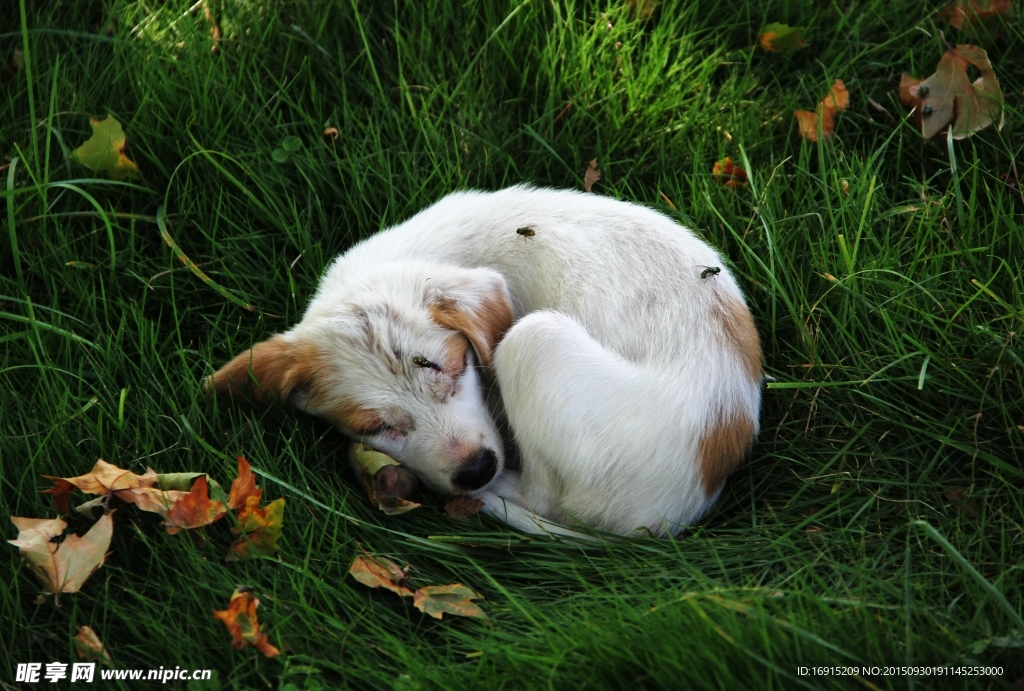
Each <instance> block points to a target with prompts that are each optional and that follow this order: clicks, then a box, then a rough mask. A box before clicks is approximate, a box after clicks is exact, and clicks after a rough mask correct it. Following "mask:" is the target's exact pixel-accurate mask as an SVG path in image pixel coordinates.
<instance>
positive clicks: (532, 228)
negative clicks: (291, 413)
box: [211, 187, 762, 536]
mask: <svg viewBox="0 0 1024 691" xmlns="http://www.w3.org/2000/svg"><path fill="white" fill-rule="evenodd" d="M761 380H762V376H761V350H760V345H759V342H758V335H757V331H756V329H755V327H754V324H753V321H752V319H751V317H750V313H749V311H748V309H747V306H746V304H745V302H744V300H743V295H742V294H741V292H740V289H739V288H738V287H737V285H736V282H735V281H734V280H733V278H732V276H730V275H729V271H728V270H727V269H726V267H725V263H724V262H723V260H722V258H721V256H719V255H718V254H717V253H716V252H715V251H714V250H713V249H711V248H710V247H708V246H707V245H706V244H705V243H704V242H702V241H701V240H700V239H698V238H697V237H696V236H695V235H694V233H693V232H691V231H690V230H688V229H686V228H683V227H681V226H679V225H677V224H676V223H674V222H673V221H672V220H670V219H669V218H667V217H665V216H663V215H661V214H659V213H657V212H655V211H653V210H651V209H648V208H645V207H642V206H638V205H635V204H630V203H627V202H621V201H615V200H613V199H608V198H605V197H600V196H597V195H595V194H586V193H581V192H571V191H557V190H547V189H531V188H529V187H513V188H510V189H506V190H502V191H500V192H494V193H486V192H456V193H454V194H451V195H449V196H447V197H445V198H444V199H442V200H441V201H439V202H438V203H436V204H434V205H433V206H431V207H430V208H428V209H426V210H424V211H422V212H420V213H419V214H417V215H416V216H414V217H413V218H411V219H409V220H408V221H406V222H405V223H402V224H400V225H398V226H395V227H393V228H390V229H388V230H386V231H383V232H380V233H378V234H377V235H374V236H373V237H371V238H369V239H367V240H365V241H363V242H361V243H359V244H358V245H355V246H354V247H352V248H351V249H350V250H349V251H348V252H346V253H345V254H344V255H342V256H340V257H338V258H337V259H336V260H335V261H334V263H332V264H331V266H330V268H329V269H328V270H327V273H326V275H325V276H324V278H323V280H322V281H321V283H320V287H319V290H318V291H317V293H316V295H315V297H314V298H313V300H312V302H311V303H310V305H309V308H308V310H307V311H306V314H305V316H304V317H303V318H302V321H301V322H299V323H298V324H297V325H295V326H294V327H293V328H292V329H290V330H289V331H287V332H286V333H284V334H280V335H277V336H274V337H272V338H270V339H269V340H267V341H264V342H262V343H258V344H257V345H256V346H254V347H253V348H252V350H251V351H246V352H243V353H242V354H240V355H238V356H237V357H236V358H235V359H234V360H232V361H231V362H230V363H228V364H227V365H225V366H224V367H223V368H222V369H221V370H219V371H218V372H217V373H216V374H215V375H213V377H212V380H211V385H212V387H213V388H215V389H216V390H217V391H219V392H231V393H239V392H243V391H244V392H248V393H250V394H251V395H253V396H254V397H255V398H256V399H257V400H258V401H266V400H269V399H273V398H277V397H280V398H281V399H282V400H287V401H288V402H289V403H291V404H292V405H294V406H296V407H298V408H299V409H302V410H305V411H306V412H309V413H312V414H314V415H319V416H321V417H324V418H327V419H329V420H331V421H332V422H334V423H336V424H337V426H338V427H339V428H340V429H341V430H342V431H343V432H344V433H346V434H348V435H351V436H352V437H354V438H356V439H359V440H361V441H362V442H363V443H365V444H368V445H369V446H372V447H374V448H376V449H378V450H380V451H382V452H384V453H386V454H388V455H390V456H392V457H393V458H395V459H396V460H398V461H400V462H401V463H403V464H404V465H405V466H406V467H408V468H409V469H410V470H411V471H412V472H413V473H414V474H415V475H416V476H418V477H419V478H420V479H421V480H422V481H424V482H426V483H427V484H428V485H430V486H432V487H433V488H434V489H436V490H438V491H440V492H444V493H448V494H453V493H454V494H468V495H471V496H474V497H477V498H480V499H482V500H483V501H484V510H485V511H486V512H487V513H490V514H492V515H494V516H497V517H499V518H501V519H503V520H505V521H506V522H508V523H509V524H510V525H512V526H513V527H515V528H518V529H520V530H526V531H531V532H554V533H565V532H567V531H565V530H564V529H561V528H559V527H558V525H556V524H560V525H573V524H575V525H579V524H582V525H585V526H589V527H591V528H593V529H596V530H600V531H606V532H610V533H617V534H619V535H624V536H632V535H636V534H637V532H636V531H638V530H640V531H643V533H644V534H646V533H647V531H650V532H651V533H653V534H655V535H665V534H670V533H677V532H679V531H680V530H682V529H684V528H685V527H686V526H687V525H689V524H691V523H693V522H694V521H695V520H696V519H698V518H699V517H700V516H701V515H702V514H703V513H705V512H706V511H707V510H708V508H709V507H710V506H711V505H712V503H714V501H715V500H716V499H717V497H718V495H719V493H720V492H721V489H722V486H723V484H724V482H725V478H726V476H727V475H729V473H731V472H732V471H733V469H735V468H736V466H737V465H738V464H739V463H740V462H741V460H742V459H743V457H744V455H745V453H746V451H747V449H748V448H749V446H750V444H751V443H752V441H753V439H754V437H755V435H756V434H757V430H758V410H759V407H760V402H761ZM494 383H496V384H497V389H495V387H494V386H493V384H494ZM499 427H500V428H501V429H502V431H504V432H505V436H506V437H510V438H506V439H503V437H502V434H501V433H500V432H499ZM506 442H509V443H507V444H506ZM511 442H514V444H513V443H511ZM517 456H518V457H517ZM570 532H571V531H570Z"/></svg>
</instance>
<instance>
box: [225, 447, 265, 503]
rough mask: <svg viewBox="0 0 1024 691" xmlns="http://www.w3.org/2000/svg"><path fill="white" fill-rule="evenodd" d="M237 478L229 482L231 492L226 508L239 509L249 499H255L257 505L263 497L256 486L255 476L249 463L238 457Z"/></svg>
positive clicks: (261, 491)
mask: <svg viewBox="0 0 1024 691" xmlns="http://www.w3.org/2000/svg"><path fill="white" fill-rule="evenodd" d="M237 459H238V477H236V478H235V479H234V480H233V481H232V482H231V492H230V493H229V494H228V508H229V509H240V508H242V507H243V506H246V504H247V502H248V500H249V498H250V497H255V498H256V502H257V503H258V502H259V500H260V497H261V496H263V490H261V489H260V488H259V487H257V486H256V476H255V475H253V473H252V468H251V467H250V466H249V461H247V460H245V458H243V457H242V456H238V457H237Z"/></svg>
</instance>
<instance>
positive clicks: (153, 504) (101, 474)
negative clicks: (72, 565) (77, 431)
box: [43, 458, 186, 516]
mask: <svg viewBox="0 0 1024 691" xmlns="http://www.w3.org/2000/svg"><path fill="white" fill-rule="evenodd" d="M43 477H45V478H47V479H48V480H54V481H55V482H56V486H54V487H53V488H52V489H44V490H43V492H44V493H45V494H52V495H53V504H54V506H55V507H56V508H57V510H58V511H59V512H61V513H68V511H69V509H70V495H71V492H72V491H74V488H75V487H77V488H78V489H80V490H82V491H83V492H85V493H86V494H113V495H114V496H115V497H117V498H118V499H120V500H121V501H124V502H128V503H130V504H135V505H136V506H138V507H139V508H140V509H142V510H143V511H150V512H152V513H157V514H160V515H161V516H165V515H166V514H167V510H168V509H169V508H170V507H171V505H172V504H174V503H175V502H176V501H178V500H179V499H181V498H182V497H184V496H185V494H186V493H185V492H180V491H177V490H168V491H164V490H162V489H160V488H159V487H157V474H156V472H155V471H154V470H153V469H152V468H148V469H147V470H146V474H145V475H136V474H135V473H133V472H131V471H130V470H123V469H121V468H118V467H117V466H116V465H114V464H113V463H107V462H106V461H104V460H103V459H102V458H101V459H100V460H98V461H96V465H94V466H93V467H92V470H91V471H90V472H88V473H86V474H85V475H79V476H78V477H67V478H59V477H53V476H50V475H44V476H43Z"/></svg>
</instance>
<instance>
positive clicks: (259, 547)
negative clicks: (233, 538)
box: [225, 494, 285, 561]
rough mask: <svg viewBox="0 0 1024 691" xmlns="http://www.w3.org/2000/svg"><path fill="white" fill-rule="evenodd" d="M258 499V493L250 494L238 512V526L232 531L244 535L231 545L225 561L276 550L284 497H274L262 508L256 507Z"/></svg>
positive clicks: (282, 515)
mask: <svg viewBox="0 0 1024 691" xmlns="http://www.w3.org/2000/svg"><path fill="white" fill-rule="evenodd" d="M259 501H260V495H259V494H256V495H253V496H250V497H249V498H248V499H247V500H246V502H245V507H243V508H242V510H241V511H240V512H239V513H238V528H236V529H233V530H232V532H234V533H236V534H237V533H239V532H242V533H244V537H242V538H241V539H240V540H238V541H237V542H236V543H235V544H233V545H231V550H230V551H229V552H228V555H227V557H226V558H225V559H226V561H238V560H239V559H248V558H250V557H254V556H256V555H257V554H264V555H267V554H273V553H274V552H276V551H277V550H278V546H277V541H278V540H279V539H280V537H281V523H282V522H283V520H284V503H285V502H284V498H283V497H282V498H279V499H275V500H274V501H272V502H270V503H269V504H267V505H266V506H265V507H264V508H262V509H260V508H258V507H257V505H258V504H259Z"/></svg>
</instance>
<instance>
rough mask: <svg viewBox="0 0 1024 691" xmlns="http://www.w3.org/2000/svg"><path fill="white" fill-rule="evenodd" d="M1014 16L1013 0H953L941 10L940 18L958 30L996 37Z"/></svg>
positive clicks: (979, 35)
mask: <svg viewBox="0 0 1024 691" xmlns="http://www.w3.org/2000/svg"><path fill="white" fill-rule="evenodd" d="M1012 17H1013V3H1012V2H1011V0H951V2H949V3H948V4H947V5H946V6H945V7H943V8H942V9H941V10H939V14H938V18H939V19H941V20H943V21H945V22H947V23H948V24H949V25H950V26H952V27H953V28H954V29H957V30H958V31H967V32H968V33H970V34H972V35H974V36H978V37H981V36H985V35H986V34H987V35H989V36H991V37H993V38H995V37H997V36H998V35H999V34H1000V33H1001V32H1002V30H1003V29H1005V28H1006V20H1007V19H1011V18H1012Z"/></svg>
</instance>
